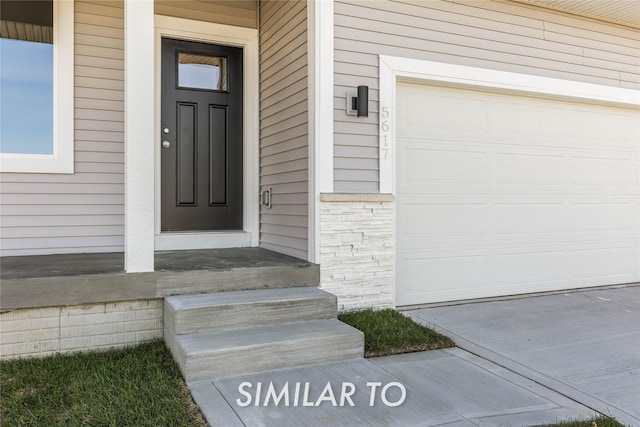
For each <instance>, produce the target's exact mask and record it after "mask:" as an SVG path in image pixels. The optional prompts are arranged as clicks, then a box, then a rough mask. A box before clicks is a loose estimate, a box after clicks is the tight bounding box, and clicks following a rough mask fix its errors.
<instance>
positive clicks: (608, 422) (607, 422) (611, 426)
mask: <svg viewBox="0 0 640 427" xmlns="http://www.w3.org/2000/svg"><path fill="white" fill-rule="evenodd" d="M547 427H624V426H623V425H622V424H620V423H619V422H618V421H616V419H615V418H611V417H607V416H604V415H601V416H599V417H597V418H593V419H590V420H584V421H564V422H561V423H557V424H551V425H549V426H547Z"/></svg>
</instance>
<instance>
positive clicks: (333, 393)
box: [189, 287, 640, 427]
mask: <svg viewBox="0 0 640 427" xmlns="http://www.w3.org/2000/svg"><path fill="white" fill-rule="evenodd" d="M406 314H409V315H411V316H412V317H414V318H415V319H417V320H419V321H421V322H423V323H429V324H430V325H431V326H435V327H436V329H440V330H441V331H444V332H446V333H447V334H448V335H450V336H452V337H453V338H454V339H455V340H456V342H457V343H458V345H459V347H460V348H455V349H446V350H437V351H429V352H422V353H412V354H406V355H399V356H390V357H382V358H374V359H360V360H355V361H347V362H339V363H330V364H324V365H317V366H312V367H305V368H296V369H286V370H280V371H274V372H268V373H264V374H259V375H251V376H245V377H235V378H226V379H215V380H211V381H202V382H197V383H191V384H189V387H190V389H191V391H192V394H193V396H194V399H195V400H196V402H197V403H198V405H199V406H200V408H201V409H202V411H203V413H204V414H205V416H206V418H207V420H208V421H209V423H210V424H211V425H212V426H217V425H222V426H242V425H244V426H278V427H280V426H403V427H404V426H452V427H453V426H456V427H457V426H537V425H545V424H549V423H554V422H557V421H561V420H566V419H580V418H582V419H584V418H589V417H591V416H593V415H594V409H596V410H598V411H600V412H603V413H606V414H612V415H614V416H616V417H617V418H618V419H619V420H620V421H622V422H624V423H625V424H628V425H630V426H636V425H637V426H640V422H638V421H639V418H638V409H639V407H638V405H639V404H640V383H639V380H638V379H639V378H640V354H639V350H638V349H640V287H627V288H621V289H611V288H609V289H606V290H598V291H587V292H578V293H569V294H562V295H548V296H542V297H530V298H522V299H514V300H509V301H496V302H483V303H476V304H465V305H458V306H449V307H438V308H428V309H420V310H413V311H410V312H406ZM403 395H404V396H403ZM372 399H373V400H372ZM578 402H579V403H578Z"/></svg>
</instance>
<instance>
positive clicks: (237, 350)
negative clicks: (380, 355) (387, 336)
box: [167, 319, 364, 381]
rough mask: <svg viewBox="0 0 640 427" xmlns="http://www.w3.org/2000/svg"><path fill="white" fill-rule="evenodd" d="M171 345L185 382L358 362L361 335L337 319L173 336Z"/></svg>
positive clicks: (362, 347) (361, 348)
mask: <svg viewBox="0 0 640 427" xmlns="http://www.w3.org/2000/svg"><path fill="white" fill-rule="evenodd" d="M167 343H168V344H169V347H170V349H171V351H172V353H173V357H174V359H175V360H176V362H177V363H178V366H179V367H180V370H181V371H182V375H183V376H184V378H185V380H186V381H198V380H204V379H212V378H223V377H229V376H234V375H244V374H252V373H258V372H265V371H271V370H274V369H282V368H291V367H297V366H305V365H313V364H317V363H325V362H335V361H340V360H348V359H357V358H360V357H362V356H363V349H364V334H363V333H362V332H361V331H359V330H357V329H355V328H353V327H351V326H349V325H346V324H344V323H342V322H340V321H338V320H337V319H328V320H312V321H306V322H298V323H286V324H277V325H268V326H260V327H255V328H244V329H232V330H225V331H216V332H201V333H194V334H186V335H177V336H176V337H175V340H174V341H173V342H172V343H169V342H167Z"/></svg>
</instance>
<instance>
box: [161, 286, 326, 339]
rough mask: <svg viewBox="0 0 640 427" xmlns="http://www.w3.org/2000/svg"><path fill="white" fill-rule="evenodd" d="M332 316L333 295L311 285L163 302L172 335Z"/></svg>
mask: <svg viewBox="0 0 640 427" xmlns="http://www.w3.org/2000/svg"><path fill="white" fill-rule="evenodd" d="M336 316H337V299H336V296H335V295H333V294H330V293H328V292H325V291H322V290H320V289H318V288H311V287H304V288H288V289H263V290H254V291H237V292H218V293H213V294H200V295H181V296H173V297H168V298H165V302H164V324H165V327H166V326H168V328H166V329H165V332H167V333H173V334H176V335H182V334H189V333H194V332H206V331H221V330H225V329H240V328H250V327H255V326H264V325H272V324H278V323H294V322H302V321H305V320H319V319H331V318H335V317H336Z"/></svg>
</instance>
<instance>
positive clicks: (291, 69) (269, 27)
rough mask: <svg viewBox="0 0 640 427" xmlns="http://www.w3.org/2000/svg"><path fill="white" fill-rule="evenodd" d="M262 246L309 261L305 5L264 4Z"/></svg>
mask: <svg viewBox="0 0 640 427" xmlns="http://www.w3.org/2000/svg"><path fill="white" fill-rule="evenodd" d="M259 8H260V185H261V188H263V189H266V188H271V189H272V190H273V207H272V208H271V209H265V208H262V210H261V213H260V245H261V246H262V247H265V248H267V249H271V250H274V251H278V252H282V253H286V254H289V255H293V256H296V257H300V258H305V259H306V258H307V256H308V219H307V218H308V187H309V184H308V183H309V176H308V169H309V165H308V162H309V160H308V157H309V149H308V120H309V119H308V88H307V86H308V83H307V82H308V79H307V76H308V70H307V31H306V26H307V17H306V16H307V10H306V2H305V1H287V2H284V1H278V0H267V1H261V2H260V6H259Z"/></svg>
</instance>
